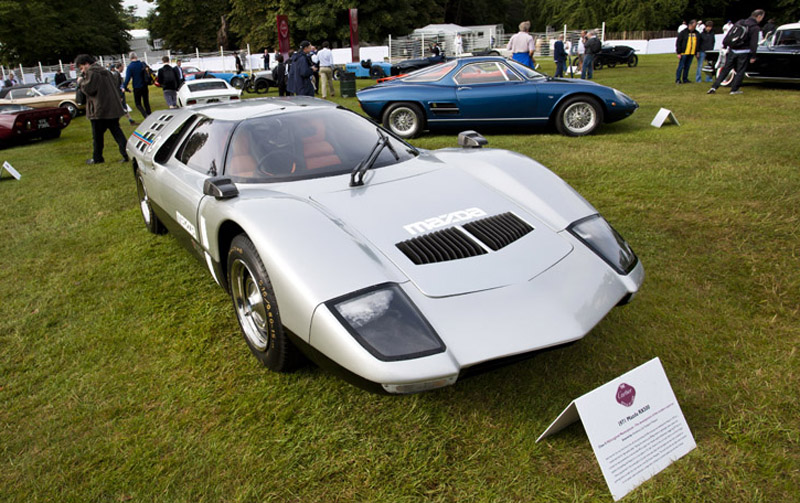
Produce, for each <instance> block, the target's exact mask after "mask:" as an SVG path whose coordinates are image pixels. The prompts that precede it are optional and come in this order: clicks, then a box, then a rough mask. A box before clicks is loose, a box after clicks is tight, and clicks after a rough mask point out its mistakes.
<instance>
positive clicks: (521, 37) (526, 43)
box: [506, 21, 536, 68]
mask: <svg viewBox="0 0 800 503" xmlns="http://www.w3.org/2000/svg"><path fill="white" fill-rule="evenodd" d="M530 29H531V22H530V21H523V22H521V23H520V24H519V32H518V33H516V34H515V35H513V36H512V37H511V39H509V41H508V45H507V46H506V49H508V50H509V51H511V58H512V59H513V60H514V61H518V62H520V63H522V64H523V65H525V66H527V67H530V68H533V67H534V65H536V61H535V60H534V59H533V53H534V50H535V49H536V46H535V44H534V40H533V37H532V36H531V34H530V33H528V32H529V31H530Z"/></svg>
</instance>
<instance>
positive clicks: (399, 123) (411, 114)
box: [383, 102, 425, 139]
mask: <svg viewBox="0 0 800 503" xmlns="http://www.w3.org/2000/svg"><path fill="white" fill-rule="evenodd" d="M383 127H385V128H386V129H388V130H389V131H391V132H392V133H394V134H396V135H397V136H399V137H400V138H405V139H408V138H414V137H415V136H417V135H418V134H420V133H421V132H422V130H423V129H424V127H425V116H424V114H423V113H422V109H421V108H420V107H419V105H417V104H415V103H407V102H402V103H392V104H391V105H389V107H388V108H386V111H385V112H383Z"/></svg>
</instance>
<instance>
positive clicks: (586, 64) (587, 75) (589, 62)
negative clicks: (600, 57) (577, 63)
mask: <svg viewBox="0 0 800 503" xmlns="http://www.w3.org/2000/svg"><path fill="white" fill-rule="evenodd" d="M593 72H594V54H589V53H588V52H587V53H586V54H584V55H583V68H581V78H582V79H589V80H592V74H593Z"/></svg>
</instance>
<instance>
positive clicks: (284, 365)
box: [226, 234, 297, 372]
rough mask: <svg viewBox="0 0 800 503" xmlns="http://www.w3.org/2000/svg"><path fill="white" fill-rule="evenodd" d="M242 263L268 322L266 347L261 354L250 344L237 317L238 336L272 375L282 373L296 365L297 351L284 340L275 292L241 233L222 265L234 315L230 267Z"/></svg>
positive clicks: (233, 242) (256, 255)
mask: <svg viewBox="0 0 800 503" xmlns="http://www.w3.org/2000/svg"><path fill="white" fill-rule="evenodd" d="M237 259H239V260H242V261H243V262H244V263H245V264H247V267H248V269H249V270H250V273H251V274H252V275H253V276H254V277H255V280H256V282H257V283H258V287H259V290H260V291H261V297H262V299H264V308H265V310H266V313H267V317H268V318H269V320H270V329H269V330H270V332H269V334H268V336H269V344H268V345H267V349H266V350H265V351H261V350H259V349H258V348H256V347H255V346H253V345H252V344H251V343H250V340H249V339H248V338H247V336H246V335H245V333H244V329H243V328H242V327H241V321H240V320H239V317H238V315H237V317H236V319H237V321H238V322H239V326H240V329H241V330H242V337H243V338H244V340H245V343H246V344H247V347H248V348H250V352H251V353H253V356H255V357H256V358H257V359H258V361H260V362H261V364H262V365H264V366H265V367H267V368H268V369H270V370H273V371H276V372H285V371H287V370H291V369H292V368H293V367H294V366H295V364H296V356H295V353H296V352H297V350H296V349H295V348H294V346H293V345H292V343H291V341H289V339H288V337H287V336H286V334H285V333H284V331H283V325H282V324H281V316H280V312H279V311H278V302H277V300H276V298H275V293H274V290H273V288H272V283H271V282H270V280H269V275H268V274H267V270H266V268H265V267H264V263H263V262H262V261H261V257H259V255H258V252H257V251H256V247H255V245H254V244H253V242H252V241H251V240H250V238H249V237H247V235H245V234H239V235H238V236H236V237H235V238H234V239H233V241H232V242H231V247H230V250H229V251H228V259H227V264H226V267H227V269H226V271H227V274H228V291H229V292H231V302H232V304H233V309H234V312H236V300H235V299H234V298H233V279H232V278H231V268H232V266H233V263H234V261H235V260H237Z"/></svg>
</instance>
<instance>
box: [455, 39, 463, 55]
mask: <svg viewBox="0 0 800 503" xmlns="http://www.w3.org/2000/svg"><path fill="white" fill-rule="evenodd" d="M455 46H456V47H455V50H456V57H458V56H461V53H462V52H464V41H463V40H462V39H461V34H460V33H456V39H455Z"/></svg>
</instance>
